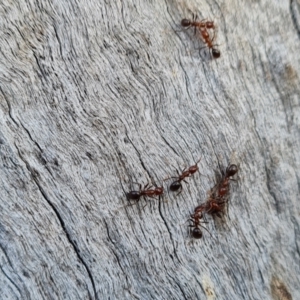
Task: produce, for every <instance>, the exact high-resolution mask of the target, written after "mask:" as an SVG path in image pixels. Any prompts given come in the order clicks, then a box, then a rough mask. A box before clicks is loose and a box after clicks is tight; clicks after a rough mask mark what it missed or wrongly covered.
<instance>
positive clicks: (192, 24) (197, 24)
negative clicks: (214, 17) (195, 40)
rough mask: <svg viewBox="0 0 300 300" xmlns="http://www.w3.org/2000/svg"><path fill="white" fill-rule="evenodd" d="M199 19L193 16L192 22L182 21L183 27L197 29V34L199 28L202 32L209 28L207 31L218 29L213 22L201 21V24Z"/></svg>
mask: <svg viewBox="0 0 300 300" xmlns="http://www.w3.org/2000/svg"><path fill="white" fill-rule="evenodd" d="M197 19H198V16H197V15H195V14H193V18H192V20H189V19H182V20H181V26H182V27H185V28H189V27H195V32H196V29H197V28H199V29H200V30H201V29H204V28H207V29H216V27H215V24H214V22H213V21H205V20H201V21H200V22H199V21H197Z"/></svg>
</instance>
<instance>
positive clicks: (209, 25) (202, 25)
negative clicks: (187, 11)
mask: <svg viewBox="0 0 300 300" xmlns="http://www.w3.org/2000/svg"><path fill="white" fill-rule="evenodd" d="M181 26H182V27H185V28H189V27H194V28H195V34H196V29H197V28H198V29H199V30H200V33H201V36H202V39H203V41H204V43H205V44H206V45H207V47H208V48H209V49H210V51H211V55H212V57H213V58H219V57H220V56H221V52H220V50H219V49H217V48H216V47H215V45H214V44H213V40H214V39H215V34H214V36H213V38H212V39H211V38H210V35H209V32H208V31H207V29H213V30H216V26H215V24H214V22H213V21H205V20H202V21H200V22H199V21H197V15H194V14H193V18H192V20H189V19H182V20H181Z"/></svg>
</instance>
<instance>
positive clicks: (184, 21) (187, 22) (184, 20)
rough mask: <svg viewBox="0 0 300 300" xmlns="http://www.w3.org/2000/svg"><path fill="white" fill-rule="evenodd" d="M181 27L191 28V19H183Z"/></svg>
mask: <svg viewBox="0 0 300 300" xmlns="http://www.w3.org/2000/svg"><path fill="white" fill-rule="evenodd" d="M181 26H182V27H189V26H191V21H190V20H189V19H182V20H181Z"/></svg>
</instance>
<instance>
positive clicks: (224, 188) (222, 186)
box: [218, 164, 239, 198]
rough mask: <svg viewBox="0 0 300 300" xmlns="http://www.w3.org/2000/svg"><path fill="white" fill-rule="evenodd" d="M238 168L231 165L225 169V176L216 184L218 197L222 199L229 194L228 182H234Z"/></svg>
mask: <svg viewBox="0 0 300 300" xmlns="http://www.w3.org/2000/svg"><path fill="white" fill-rule="evenodd" d="M238 170H239V169H238V166H237V165H234V164H231V165H229V166H228V167H227V168H226V171H225V175H223V179H222V180H221V182H220V183H219V184H218V197H219V198H223V197H224V196H226V195H227V194H228V192H229V181H230V180H234V179H232V178H231V177H233V176H234V175H235V174H236V173H237V172H238Z"/></svg>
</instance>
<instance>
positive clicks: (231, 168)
mask: <svg viewBox="0 0 300 300" xmlns="http://www.w3.org/2000/svg"><path fill="white" fill-rule="evenodd" d="M238 170H239V168H238V167H237V165H230V166H229V167H227V169H226V176H227V177H231V176H233V175H234V174H236V173H237V172H238Z"/></svg>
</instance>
